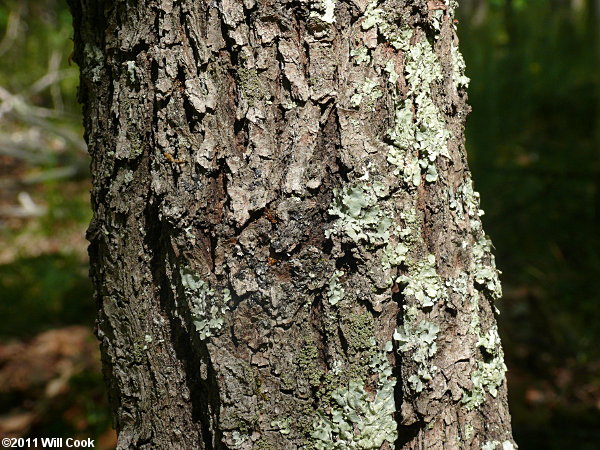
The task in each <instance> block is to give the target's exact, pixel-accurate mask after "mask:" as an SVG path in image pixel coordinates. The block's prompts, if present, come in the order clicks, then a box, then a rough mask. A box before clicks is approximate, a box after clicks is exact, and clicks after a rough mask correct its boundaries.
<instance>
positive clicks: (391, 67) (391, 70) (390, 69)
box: [383, 59, 400, 84]
mask: <svg viewBox="0 0 600 450" xmlns="http://www.w3.org/2000/svg"><path fill="white" fill-rule="evenodd" d="M383 70H385V71H386V72H387V74H388V76H389V77H390V83H392V84H396V82H397V81H398V78H400V75H399V74H398V73H397V72H396V62H395V61H394V60H393V59H390V60H389V61H388V62H387V63H386V64H385V66H384V68H383Z"/></svg>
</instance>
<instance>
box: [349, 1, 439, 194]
mask: <svg viewBox="0 0 600 450" xmlns="http://www.w3.org/2000/svg"><path fill="white" fill-rule="evenodd" d="M439 13H442V11H439ZM434 21H435V13H434ZM398 23H399V21H398V17H397V14H396V13H394V12H387V11H384V10H383V9H382V8H380V7H378V6H377V2H373V3H371V4H369V5H368V6H367V9H366V10H365V13H364V20H363V23H362V28H363V30H369V29H371V28H372V27H374V26H377V30H378V31H379V33H380V34H381V35H382V36H383V37H384V38H385V39H386V40H387V41H388V42H389V43H390V45H392V46H393V47H394V48H396V49H401V50H403V51H404V53H405V65H404V75H405V77H406V82H407V85H408V93H407V95H406V97H405V99H404V100H403V99H402V98H403V96H402V95H401V93H400V92H399V91H398V90H397V89H396V91H394V93H395V94H394V101H395V103H396V106H395V112H394V118H395V121H394V126H393V127H392V128H391V129H390V130H389V131H388V138H389V139H390V140H391V141H392V143H393V144H394V145H393V146H390V148H389V154H388V161H389V162H390V164H392V165H395V166H396V173H397V174H400V173H402V174H403V179H404V181H405V182H407V183H408V182H409V183H412V184H413V185H415V186H418V185H419V184H420V182H421V177H420V175H421V171H423V172H424V173H425V180H426V181H427V182H429V183H433V182H435V181H436V180H437V179H438V176H439V175H438V172H437V168H436V160H437V158H438V157H439V156H440V155H442V156H446V157H447V156H449V154H448V149H447V142H448V139H449V138H450V131H449V130H448V128H447V126H446V123H445V121H444V119H443V116H442V114H441V113H440V111H439V110H438V108H437V106H435V104H434V102H433V98H432V94H431V88H432V85H433V83H434V82H438V81H441V80H442V78H443V77H442V67H441V64H440V62H439V60H438V58H437V56H436V54H435V52H434V50H433V47H432V45H431V44H430V43H429V42H428V41H427V40H426V39H424V38H422V39H421V41H420V42H417V43H415V44H412V45H411V44H410V40H411V37H412V35H413V30H412V29H411V28H410V27H408V26H403V27H402V26H400V25H398ZM434 25H435V23H434ZM384 70H385V71H386V72H387V73H388V74H389V77H390V82H392V83H394V84H395V82H396V81H397V80H398V77H399V74H397V73H396V71H395V63H394V61H393V60H390V61H388V63H387V64H386V65H385V67H384ZM356 95H357V94H355V96H356ZM353 98H354V97H353ZM356 98H357V99H358V97H356ZM412 153H416V156H413V155H412Z"/></svg>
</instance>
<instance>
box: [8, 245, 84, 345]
mask: <svg viewBox="0 0 600 450" xmlns="http://www.w3.org/2000/svg"><path fill="white" fill-rule="evenodd" d="M0 293H1V295H2V302H0V317H2V318H3V320H2V324H1V325H0V339H6V338H9V337H20V338H28V337H32V336H34V335H36V334H38V333H40V332H41V331H45V330H47V329H49V328H57V327H61V326H65V325H72V324H79V323H82V322H83V323H86V324H88V325H89V324H90V323H91V321H90V320H89V318H91V317H93V315H94V305H93V302H92V301H91V300H90V299H91V287H90V282H89V280H88V275H87V264H85V263H83V262H82V261H81V260H80V259H79V258H77V257H76V256H74V255H63V254H61V253H59V252H57V253H50V254H42V255H40V256H36V257H29V258H19V259H17V260H15V261H13V262H11V263H9V264H3V265H0Z"/></svg>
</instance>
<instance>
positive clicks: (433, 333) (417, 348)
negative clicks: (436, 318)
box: [394, 312, 440, 392]
mask: <svg viewBox="0 0 600 450" xmlns="http://www.w3.org/2000/svg"><path fill="white" fill-rule="evenodd" d="M415 314H416V313H414V312H413V314H410V313H409V314H407V315H406V317H405V323H404V324H403V325H402V326H400V327H398V328H397V329H396V331H395V332H394V339H395V340H396V341H397V342H398V350H399V351H400V352H402V353H405V354H408V355H412V359H413V360H414V361H415V362H416V363H417V373H416V374H413V375H411V376H410V377H409V379H408V382H409V384H410V386H411V388H412V389H413V390H414V391H415V392H421V391H423V389H424V387H425V385H424V382H425V383H427V382H429V381H431V379H432V378H433V375H434V374H435V372H436V371H437V368H436V367H435V366H432V365H431V364H430V360H431V358H432V357H433V356H434V355H435V352H436V351H437V344H436V339H437V335H438V333H439V331H440V328H439V327H438V326H437V325H436V324H435V323H432V322H428V321H426V320H421V321H419V322H418V323H415V321H414V320H413V318H412V317H411V316H412V315H415Z"/></svg>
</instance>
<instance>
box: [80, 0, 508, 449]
mask: <svg viewBox="0 0 600 450" xmlns="http://www.w3.org/2000/svg"><path fill="white" fill-rule="evenodd" d="M140 3H141V2H140ZM454 7H455V4H454V3H453V2H451V3H449V4H446V3H444V2H441V1H440V2H437V1H432V2H424V1H415V2H399V1H383V2H381V3H379V4H377V3H370V4H367V2H361V1H358V0H355V1H352V2H336V1H334V0H325V1H323V2H306V1H296V2H289V3H280V2H277V3H275V2H273V3H270V2H255V1H252V0H248V1H246V2H239V1H227V0H223V1H217V2H215V3H210V2H193V1H181V2H179V3H177V4H173V3H172V2H168V1H157V2H147V3H144V4H139V5H137V4H136V5H133V4H129V3H127V2H115V3H112V4H110V5H106V4H105V3H104V2H95V1H87V2H76V1H72V2H71V8H72V10H73V15H74V18H75V42H76V48H75V60H76V61H77V62H78V64H79V65H80V67H81V90H80V99H81V101H82V103H83V104H84V121H85V128H86V139H87V142H88V146H89V151H90V154H91V155H92V176H93V190H92V198H93V209H94V219H93V221H92V224H91V226H90V229H89V239H90V241H91V247H90V257H91V262H92V278H93V280H94V284H95V288H96V299H97V302H98V308H99V318H98V331H97V334H98V337H99V338H100V340H101V343H102V344H101V345H102V352H103V359H104V369H105V376H106V379H107V381H108V384H109V391H110V396H111V401H112V404H113V408H114V410H115V417H116V423H117V428H118V430H119V432H120V438H119V446H120V447H121V448H128V447H135V448H138V447H139V448H143V447H160V448H162V447H167V446H169V447H172V446H176V447H183V448H198V447H199V448H229V447H230V448H296V447H301V446H304V445H307V444H308V445H312V446H314V447H315V448H380V447H382V446H383V447H384V448H385V447H388V448H390V447H392V446H393V445H394V443H395V444H396V446H398V447H400V448H425V447H431V446H438V447H440V448H441V447H444V446H446V447H448V448H453V447H466V448H471V447H473V448H505V449H506V448H513V444H512V438H511V433H510V423H509V416H508V412H507V406H506V389H505V383H504V372H505V370H506V368H505V365H504V361H503V354H502V350H501V347H500V343H499V338H498V333H497V329H496V325H495V319H494V306H493V305H492V301H493V300H494V299H496V298H498V297H499V295H500V287H499V283H498V279H497V271H496V269H495V266H494V260H493V256H492V255H491V253H490V246H491V244H490V242H489V240H488V239H487V237H486V236H485V234H484V233H483V231H482V228H481V221H480V219H479V216H480V215H481V211H480V209H479V201H478V195H477V193H476V192H474V191H473V189H472V183H471V179H470V175H469V172H468V170H467V167H466V160H465V153H464V146H463V128H464V120H465V116H466V113H467V106H466V104H465V94H464V89H465V87H466V85H467V84H468V78H466V77H465V76H464V73H463V70H464V64H463V61H462V57H461V56H460V53H459V52H458V49H457V39H456V35H455V30H454V24H453V11H454Z"/></svg>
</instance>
